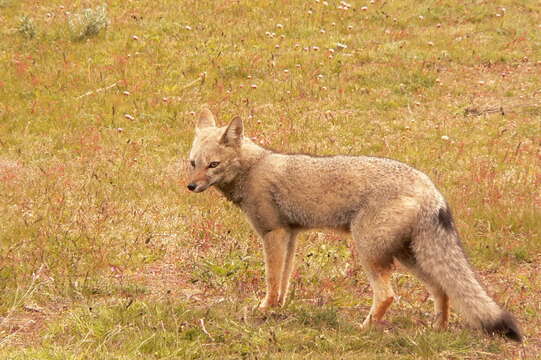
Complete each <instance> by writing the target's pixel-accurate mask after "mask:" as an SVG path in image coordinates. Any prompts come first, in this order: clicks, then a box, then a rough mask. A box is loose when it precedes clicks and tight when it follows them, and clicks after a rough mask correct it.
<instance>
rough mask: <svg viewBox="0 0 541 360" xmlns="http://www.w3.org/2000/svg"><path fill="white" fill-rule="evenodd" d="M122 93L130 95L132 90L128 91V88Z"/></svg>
mask: <svg viewBox="0 0 541 360" xmlns="http://www.w3.org/2000/svg"><path fill="white" fill-rule="evenodd" d="M122 94H124V95H126V96H128V95H130V92H129V91H127V90H125V91H123V92H122Z"/></svg>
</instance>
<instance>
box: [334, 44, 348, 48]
mask: <svg viewBox="0 0 541 360" xmlns="http://www.w3.org/2000/svg"><path fill="white" fill-rule="evenodd" d="M336 47H337V48H339V49H347V48H348V46H347V45H346V44H342V43H336Z"/></svg>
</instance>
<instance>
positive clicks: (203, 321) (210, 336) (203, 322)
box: [199, 319, 214, 341]
mask: <svg viewBox="0 0 541 360" xmlns="http://www.w3.org/2000/svg"><path fill="white" fill-rule="evenodd" d="M199 324H201V330H203V332H204V333H205V334H206V335H207V336H208V337H209V338H210V340H212V341H214V338H213V337H212V335H210V333H209V332H208V331H207V328H206V327H205V320H203V319H199Z"/></svg>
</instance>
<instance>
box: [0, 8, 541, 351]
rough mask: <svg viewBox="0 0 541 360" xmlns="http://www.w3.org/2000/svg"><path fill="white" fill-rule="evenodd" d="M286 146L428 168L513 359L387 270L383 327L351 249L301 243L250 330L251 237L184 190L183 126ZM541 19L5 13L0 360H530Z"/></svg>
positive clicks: (256, 247)
mask: <svg viewBox="0 0 541 360" xmlns="http://www.w3.org/2000/svg"><path fill="white" fill-rule="evenodd" d="M205 103H206V104H209V106H210V108H211V109H212V110H213V111H214V112H215V113H216V114H217V115H218V118H219V121H220V122H221V123H225V122H228V121H229V120H230V119H231V118H232V117H233V116H235V115H241V116H242V117H243V119H244V120H245V126H246V133H247V134H248V135H249V136H251V137H253V138H254V139H255V140H256V141H257V142H258V143H260V144H263V145H265V146H270V147H272V148H276V149H280V150H283V151H298V152H310V153H318V154H337V153H344V154H359V155H360V154H369V155H375V156H383V157H390V158H395V159H398V160H401V161H404V162H407V163H409V164H411V165H413V166H415V167H417V168H419V169H420V170H422V171H424V172H426V173H427V174H428V175H429V176H430V177H431V178H432V179H433V180H434V182H435V183H436V184H437V186H438V187H439V188H440V189H441V190H442V192H443V193H444V194H445V196H446V197H447V199H448V201H449V203H450V204H451V207H452V208H453V211H454V214H455V217H456V221H457V224H458V227H459V231H460V233H461V235H462V238H463V242H464V244H465V247H466V249H467V252H468V254H469V256H470V259H471V262H472V263H473V264H474V266H475V267H476V268H477V269H478V271H479V276H480V278H481V279H482V280H483V282H484V284H485V285H486V287H487V288H488V290H489V292H490V293H491V294H492V295H493V296H494V297H495V298H496V299H497V301H498V302H499V303H501V304H503V305H504V306H505V307H506V308H507V309H509V310H510V311H511V312H513V313H514V314H515V315H516V317H517V319H518V320H519V322H520V323H521V325H522V327H523V331H524V334H525V336H526V340H525V343H524V345H516V344H512V343H509V342H506V341H504V340H503V339H500V338H489V337H486V336H484V335H483V334H481V333H480V332H478V331H475V330H471V329H468V328H466V327H465V326H464V322H463V321H461V319H460V317H458V316H457V315H456V314H453V316H452V321H451V326H450V329H449V330H448V331H445V332H436V331H433V330H431V327H430V325H431V322H432V309H431V308H432V305H431V301H430V300H429V299H428V294H427V292H426V290H425V289H424V287H422V286H421V285H420V284H419V283H418V282H417V281H416V280H415V279H414V278H413V277H412V276H411V275H409V274H407V273H404V272H397V273H396V274H395V275H394V278H393V279H394V285H395V290H396V292H397V294H398V295H399V298H398V301H397V302H396V303H395V304H394V305H393V307H392V308H391V310H390V312H389V313H388V317H387V320H388V321H389V322H390V324H391V325H390V326H388V327H387V328H385V329H377V330H372V331H369V332H361V331H360V330H359V324H360V323H361V322H362V320H363V317H364V316H365V315H366V314H367V311H368V309H369V306H370V302H371V292H370V289H369V286H368V282H367V280H366V278H365V277H364V275H363V273H362V271H361V270H360V269H359V266H358V265H357V264H356V263H355V261H354V260H353V259H352V256H351V252H350V246H349V245H350V239H348V238H344V237H343V236H341V235H337V234H331V233H325V234H324V233H320V232H311V233H306V234H305V235H303V236H302V237H301V240H300V245H299V250H298V253H297V268H296V270H295V273H294V280H293V284H292V292H291V296H290V300H289V302H288V304H287V306H286V307H284V308H283V309H280V310H279V311H275V312H269V313H260V312H257V311H253V310H252V308H253V307H254V306H256V305H257V304H258V301H259V299H261V298H262V296H263V295H264V290H265V289H264V285H265V284H264V268H263V258H262V250H261V246H260V241H259V240H258V239H257V237H256V236H255V235H254V233H253V232H252V231H251V229H250V227H249V225H248V224H247V222H246V221H245V219H244V217H243V215H242V214H241V213H240V211H239V210H238V209H236V208H235V207H234V206H233V205H231V204H229V203H227V202H226V201H225V200H224V199H222V198H221V197H220V195H219V194H218V193H217V192H216V191H214V190H211V191H208V192H205V193H203V194H199V195H196V194H192V193H189V192H188V190H187V189H186V181H187V172H186V170H187V165H186V157H187V152H188V150H189V148H190V145H191V140H192V136H193V125H194V115H195V112H196V111H198V109H199V108H200V106H201V105H202V104H205ZM540 189H541V3H539V1H538V0H513V1H511V0H494V1H483V0H475V1H470V0H468V1H443V0H440V1H438V0H421V1H414V0H404V1H384V0H372V1H368V0H366V1H350V4H348V3H344V2H338V1H336V0H327V1H323V0H321V1H320V0H316V1H306V2H301V1H286V0H278V1H263V0H252V1H244V0H238V1H232V0H217V1H196V0H193V1H186V0H182V1H171V0H157V1H120V0H108V1H106V2H103V3H99V2H90V1H70V0H65V1H56V0H47V1H39V2H36V1H28V0H0V216H1V217H0V358H2V359H199V358H204V359H229V358H230V359H237V358H245V359H330V358H332V359H390V358H392V359H502V360H503V359H541V336H540V334H541V317H540V314H541V255H540V254H541V190H540Z"/></svg>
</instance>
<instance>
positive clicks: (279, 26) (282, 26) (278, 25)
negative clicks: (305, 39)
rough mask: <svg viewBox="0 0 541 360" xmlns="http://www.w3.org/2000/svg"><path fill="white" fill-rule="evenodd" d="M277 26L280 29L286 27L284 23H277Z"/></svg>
mask: <svg viewBox="0 0 541 360" xmlns="http://www.w3.org/2000/svg"><path fill="white" fill-rule="evenodd" d="M276 27H277V28H278V29H283V28H284V25H282V24H276Z"/></svg>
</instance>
